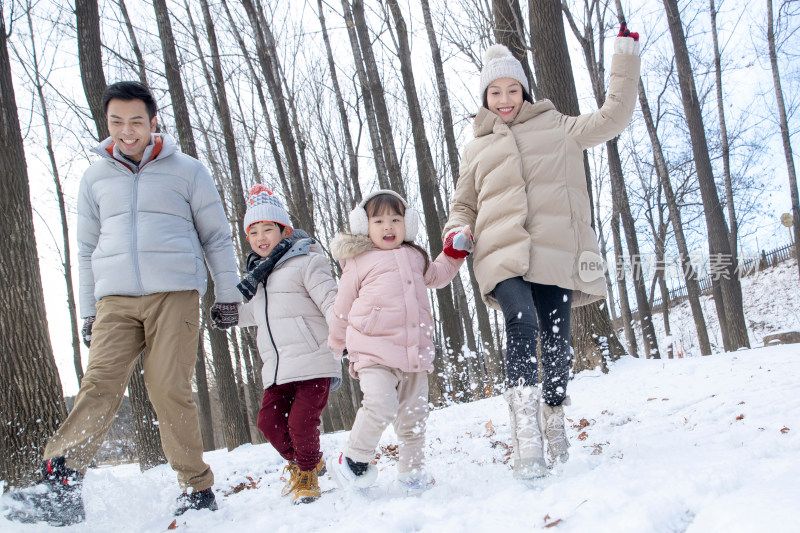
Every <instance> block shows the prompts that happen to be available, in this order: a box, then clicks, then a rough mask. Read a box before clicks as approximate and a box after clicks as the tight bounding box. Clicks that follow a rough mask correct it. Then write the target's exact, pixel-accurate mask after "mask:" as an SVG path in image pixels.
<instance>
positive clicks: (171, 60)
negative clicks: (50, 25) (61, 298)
mask: <svg viewBox="0 0 800 533" xmlns="http://www.w3.org/2000/svg"><path fill="white" fill-rule="evenodd" d="M153 7H154V9H155V13H156V21H157V23H158V34H159V37H160V38H161V49H162V53H163V54H164V71H165V74H166V77H167V84H168V86H169V94H170V97H171V99H172V108H173V112H174V114H175V126H176V128H177V129H178V138H179V139H180V144H181V150H182V151H183V153H185V154H187V155H190V156H192V157H194V158H197V147H196V144H195V141H194V134H193V133H192V126H191V120H190V119H189V110H188V107H187V104H186V94H185V93H184V90H183V81H182V80H181V75H180V64H179V62H178V54H177V52H176V49H175V38H174V36H173V33H172V23H171V22H170V17H169V11H168V10H167V5H166V1H165V0H154V1H153ZM213 303H214V284H213V281H212V279H211V276H210V275H209V276H208V283H207V287H206V292H205V294H204V295H203V299H202V304H203V305H202V309H203V314H204V318H205V323H206V324H209V323H210V321H209V320H208V317H207V316H205V315H207V314H208V309H210V307H211V306H212V305H213ZM208 329H209V337H210V340H211V354H212V358H213V361H214V368H215V370H216V377H217V387H218V388H219V396H220V402H221V403H222V410H223V414H224V417H223V423H224V432H223V433H224V435H225V445H226V447H227V448H228V450H232V449H234V448H236V447H238V446H240V445H242V444H244V443H246V442H249V438H248V434H247V428H246V427H245V425H244V424H243V423H242V419H241V417H240V416H239V412H240V407H239V395H238V392H237V390H236V380H235V377H234V374H233V366H232V364H231V355H230V350H229V349H228V338H227V336H226V335H225V333H224V332H222V331H220V330H217V329H214V328H210V327H209V328H208Z"/></svg>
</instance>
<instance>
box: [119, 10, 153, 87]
mask: <svg viewBox="0 0 800 533" xmlns="http://www.w3.org/2000/svg"><path fill="white" fill-rule="evenodd" d="M119 9H120V11H121V12H122V18H123V19H124V20H125V27H126V28H127V29H128V36H129V37H130V39H131V47H132V48H133V55H134V56H136V65H137V66H138V69H139V81H140V82H142V85H144V86H145V87H149V85H150V84H149V83H147V70H146V69H145V63H144V55H143V54H142V49H141V48H139V40H138V39H137V38H136V32H135V31H134V30H133V24H132V23H131V17H130V15H128V7H127V6H126V5H125V0H119Z"/></svg>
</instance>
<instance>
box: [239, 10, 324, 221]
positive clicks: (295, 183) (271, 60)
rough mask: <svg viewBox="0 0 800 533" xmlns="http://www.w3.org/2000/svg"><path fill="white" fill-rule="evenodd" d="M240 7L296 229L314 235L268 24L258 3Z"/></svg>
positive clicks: (310, 212)
mask: <svg viewBox="0 0 800 533" xmlns="http://www.w3.org/2000/svg"><path fill="white" fill-rule="evenodd" d="M257 1H258V0H257ZM242 5H244V8H245V11H247V16H248V18H249V19H250V25H251V26H252V28H253V34H254V37H255V42H256V52H257V54H258V62H259V64H260V65H261V73H262V74H263V76H264V79H265V80H266V82H267V88H268V89H269V93H270V96H271V98H272V105H273V108H274V109H275V114H276V115H277V119H278V133H279V135H280V139H281V144H282V145H283V155H284V157H285V158H286V163H287V166H288V178H289V182H290V184H291V189H287V190H286V193H287V195H289V196H290V198H289V200H290V204H291V205H292V207H293V211H294V213H293V215H294V216H295V217H297V219H298V220H299V221H300V226H299V227H301V228H303V229H305V230H306V231H307V232H308V233H309V234H310V235H314V218H313V212H312V211H311V210H310V209H308V206H309V205H311V202H310V201H309V200H310V197H309V196H308V195H309V193H310V191H309V192H307V191H306V187H305V184H304V183H303V174H302V172H301V170H300V162H299V159H298V155H297V143H296V142H295V138H294V134H293V133H292V124H291V120H290V118H289V112H288V111H287V109H286V99H285V97H284V95H283V89H282V87H281V83H280V65H279V63H278V54H277V50H276V48H275V39H274V37H273V36H272V32H271V30H270V28H269V24H267V21H266V20H265V19H264V18H263V17H261V16H260V13H261V9H260V4H259V9H256V6H255V5H254V4H253V1H252V0H242Z"/></svg>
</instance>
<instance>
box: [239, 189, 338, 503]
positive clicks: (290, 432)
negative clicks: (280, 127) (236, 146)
mask: <svg viewBox="0 0 800 533" xmlns="http://www.w3.org/2000/svg"><path fill="white" fill-rule="evenodd" d="M244 226H245V231H246V232H247V241H248V242H249V243H250V247H251V248H252V249H253V251H252V253H251V254H250V255H249V256H248V258H247V271H248V272H247V275H246V276H245V277H244V279H242V281H241V282H240V283H239V285H238V287H239V290H240V291H241V292H242V294H243V295H244V297H245V300H246V301H247V303H245V304H240V305H239V326H240V327H244V326H257V327H258V335H257V344H258V351H259V354H260V355H261V360H262V361H263V362H264V368H263V369H262V371H261V376H262V379H263V380H264V396H263V398H262V401H261V410H260V411H259V412H258V428H259V429H260V430H261V432H262V433H263V434H264V437H266V439H267V440H268V441H269V442H270V443H271V444H272V445H273V446H274V447H275V449H276V450H277V451H278V453H280V454H281V456H282V457H283V458H284V459H286V460H287V461H288V464H287V465H286V467H285V469H284V471H285V472H288V473H289V480H288V481H287V482H286V485H285V486H284V487H283V490H282V491H281V495H283V496H288V495H289V494H292V495H293V496H294V503H309V502H312V501H315V500H316V499H318V498H319V497H320V494H321V491H320V488H319V483H318V476H319V474H320V473H323V469H324V467H325V463H324V461H323V460H322V453H321V452H320V445H319V425H320V415H321V413H322V410H323V409H324V408H325V405H326V404H327V402H328V392H329V390H330V389H331V382H332V381H334V382H338V383H334V389H333V390H335V388H337V387H338V385H339V384H341V367H340V364H339V362H338V361H336V360H335V359H334V357H333V354H332V353H331V351H330V349H329V348H328V344H327V340H328V322H329V319H330V314H331V310H332V308H333V302H334V300H335V299H336V282H335V281H334V279H333V276H332V275H331V271H330V266H329V264H328V260H327V259H326V257H325V255H324V254H323V253H322V249H321V248H320V246H319V245H318V244H317V243H316V241H314V240H313V239H310V238H308V235H306V233H305V232H303V231H302V230H293V229H292V225H291V221H290V220H289V215H288V213H287V212H286V209H285V208H284V207H283V204H282V203H281V201H280V200H278V198H277V197H276V196H274V195H273V194H272V191H270V190H269V189H267V188H266V187H264V186H262V185H256V186H254V187H253V188H252V189H250V197H249V199H248V207H247V213H246V214H245V217H244Z"/></svg>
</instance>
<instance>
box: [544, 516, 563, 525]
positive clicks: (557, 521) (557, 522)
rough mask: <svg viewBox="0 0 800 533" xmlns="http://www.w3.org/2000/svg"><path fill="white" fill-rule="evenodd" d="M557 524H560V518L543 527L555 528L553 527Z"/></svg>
mask: <svg viewBox="0 0 800 533" xmlns="http://www.w3.org/2000/svg"><path fill="white" fill-rule="evenodd" d="M559 523H561V519H560V518H557V519H556V520H553V521H552V522H550V523H549V524H545V525H544V527H555V526H557V525H558V524H559Z"/></svg>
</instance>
